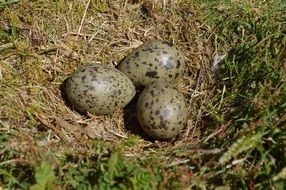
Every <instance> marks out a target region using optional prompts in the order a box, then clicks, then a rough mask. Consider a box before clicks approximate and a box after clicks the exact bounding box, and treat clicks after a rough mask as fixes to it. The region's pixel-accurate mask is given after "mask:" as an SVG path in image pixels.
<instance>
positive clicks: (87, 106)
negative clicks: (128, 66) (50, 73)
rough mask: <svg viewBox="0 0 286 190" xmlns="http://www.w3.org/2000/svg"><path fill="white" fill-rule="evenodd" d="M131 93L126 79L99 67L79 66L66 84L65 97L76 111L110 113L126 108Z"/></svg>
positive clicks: (132, 90) (117, 72)
mask: <svg viewBox="0 0 286 190" xmlns="http://www.w3.org/2000/svg"><path fill="white" fill-rule="evenodd" d="M135 93H136V91H135V86H134V85H133V83H132V81H131V80H130V79H129V78H127V77H126V76H125V75H124V74H123V73H122V72H120V71H119V70H117V69H115V68H112V67H109V66H106V65H102V64H90V65H86V66H83V67H81V68H79V69H78V70H77V71H75V72H74V73H73V74H72V75H71V76H70V77H69V78H68V79H67V81H66V95H67V97H68V99H69V101H70V102H71V104H72V105H73V106H74V107H75V108H76V109H77V110H78V111H80V112H89V113H93V114H99V115H100V114H111V113H112V112H114V111H116V110H117V109H118V108H123V107H124V106H126V105H127V104H128V103H129V102H130V101H131V99H132V98H133V97H134V95H135Z"/></svg>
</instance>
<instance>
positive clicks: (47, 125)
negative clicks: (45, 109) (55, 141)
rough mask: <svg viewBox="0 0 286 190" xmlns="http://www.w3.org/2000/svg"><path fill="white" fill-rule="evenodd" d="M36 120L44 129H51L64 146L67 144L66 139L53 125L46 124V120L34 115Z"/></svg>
mask: <svg viewBox="0 0 286 190" xmlns="http://www.w3.org/2000/svg"><path fill="white" fill-rule="evenodd" d="M35 116H36V118H37V119H38V120H40V122H41V123H42V124H43V125H45V126H46V127H48V128H49V129H52V130H53V131H54V132H55V133H56V135H58V136H59V137H60V139H62V140H63V141H64V142H65V143H66V144H69V143H68V141H67V139H66V137H65V136H64V135H63V134H62V133H61V131H60V130H59V129H57V128H56V127H55V126H54V125H53V124H50V123H48V122H47V121H46V120H44V119H43V118H42V117H41V116H39V115H38V114H35Z"/></svg>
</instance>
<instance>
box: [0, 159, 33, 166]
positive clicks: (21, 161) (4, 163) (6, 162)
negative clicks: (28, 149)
mask: <svg viewBox="0 0 286 190" xmlns="http://www.w3.org/2000/svg"><path fill="white" fill-rule="evenodd" d="M15 162H20V163H24V162H27V161H25V160H22V159H12V160H7V161H4V162H1V163H0V166H3V165H6V164H11V163H15Z"/></svg>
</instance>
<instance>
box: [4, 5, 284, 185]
mask: <svg viewBox="0 0 286 190" xmlns="http://www.w3.org/2000/svg"><path fill="white" fill-rule="evenodd" d="M4 4H5V5H4ZM6 4H7V6H6ZM285 7H286V5H285V3H284V2H283V1H280V0H277V1H276V0H271V1H250V2H248V3H245V2H244V1H242V0H220V1H211V0H206V1H199V0H196V1H190V0H154V1H151V0H112V1H111V0H105V1H104V0H94V1H90V0H71V1H66V0H58V1H52V0H39V1H28V0H19V1H17V0H6V1H3V0H2V1H1V0H0V149H1V148H2V150H0V181H3V183H7V184H8V185H7V188H11V189H13V188H18V187H19V188H22V189H28V187H29V185H33V184H36V186H34V189H37V185H42V186H44V188H47V189H87V188H88V187H97V188H98V189H112V188H118V187H117V185H119V186H120V185H121V186H120V188H121V189H124V185H125V187H126V188H125V189H128V188H127V187H131V186H132V187H133V189H193V188H194V189H208V188H209V189H215V188H217V189H237V188H240V187H241V188H242V189H265V188H268V187H269V189H271V188H272V189H274V188H277V189H279V188H280V189H283V187H285V185H284V183H283V180H281V179H286V177H285V163H286V157H285V150H286V148H285V147H286V141H285V139H286V138H285V137H286V130H285V126H286V122H285V121H286V117H285V112H286V110H285V109H286V104H285V101H286V99H285V97H286V96H285V94H286V85H285V81H286V80H285V78H286V74H285V71H286V70H285V67H283V64H284V63H286V62H285V56H286V49H285V34H286V32H285V31H286V22H285ZM153 39H165V40H169V41H172V42H174V43H175V44H176V45H177V46H178V47H179V48H180V49H181V50H182V51H183V53H184V54H185V57H186V61H187V68H186V70H185V74H184V77H183V79H182V80H181V81H180V82H179V85H178V86H179V89H180V90H181V91H182V92H183V93H184V94H185V96H186V98H187V100H188V102H189V121H188V126H186V128H185V129H184V130H183V131H182V132H181V133H180V135H179V136H178V137H176V138H175V139H172V140H171V141H154V140H152V139H150V138H148V137H147V136H146V135H144V134H143V133H142V131H141V130H140V127H139V125H138V123H137V121H136V115H135V113H134V107H135V104H136V100H135V99H134V100H133V101H132V102H131V103H130V105H128V106H127V107H126V108H125V109H121V110H117V111H116V112H115V113H114V114H112V115H108V116H96V115H81V114H79V113H77V112H76V111H74V110H72V109H71V107H70V105H69V103H68V102H67V101H66V99H65V94H64V89H63V85H62V84H63V82H64V81H65V79H66V78H67V77H68V76H69V75H70V74H71V73H72V72H73V71H75V70H76V69H77V68H78V67H80V66H82V65H85V64H89V63H94V62H99V63H101V64H106V65H110V66H113V67H115V66H116V65H117V64H119V63H120V61H121V60H122V59H123V58H124V57H125V56H126V55H127V54H128V53H130V52H131V51H132V49H134V48H136V47H138V46H139V45H141V44H142V43H144V42H146V41H149V40H153ZM225 53H227V57H226V58H225V59H224V61H223V64H221V65H220V67H219V70H215V67H213V66H212V64H213V63H214V59H213V58H219V57H218V56H217V55H223V54H225ZM281 63H282V64H281ZM284 66H285V64H284ZM134 135H138V136H134ZM47 163H48V164H47ZM1 167H3V169H2V168H1ZM283 168H284V169H283ZM27 174H28V175H27ZM30 174H31V175H30ZM39 176H42V177H43V176H44V177H43V178H45V176H49V177H50V178H49V179H48V180H50V182H47V181H45V182H44V183H43V184H41V183H40V182H39V181H41V180H42V179H39ZM49 183H50V186H49ZM97 183H99V184H97ZM51 184H52V185H51ZM53 185H54V186H53ZM81 185H82V186H81ZM84 185H86V186H84ZM48 187H49V188H48ZM281 187H282V188H281ZM0 189H1V187H0ZM32 189H33V188H32Z"/></svg>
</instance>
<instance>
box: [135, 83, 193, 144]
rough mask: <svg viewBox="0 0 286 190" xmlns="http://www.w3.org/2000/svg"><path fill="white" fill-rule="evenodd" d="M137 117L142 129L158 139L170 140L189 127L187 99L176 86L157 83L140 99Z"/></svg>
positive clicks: (141, 95)
mask: <svg viewBox="0 0 286 190" xmlns="http://www.w3.org/2000/svg"><path fill="white" fill-rule="evenodd" d="M137 117H138V121H139V123H140V125H141V127H142V129H143V130H144V131H145V132H146V133H147V134H148V135H150V136H152V137H154V138H156V139H170V138H173V137H175V136H176V135H178V133H179V132H180V130H181V129H183V128H184V127H185V126H186V125H187V120H188V109H187V105H186V102H185V97H184V95H183V94H182V93H180V92H179V91H178V90H177V89H176V88H175V86H174V85H172V84H168V83H165V82H163V83H162V82H161V83H160V82H156V83H154V84H152V85H151V86H149V87H147V88H145V89H144V90H143V91H142V92H141V94H140V96H139V99H138V103H137Z"/></svg>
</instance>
